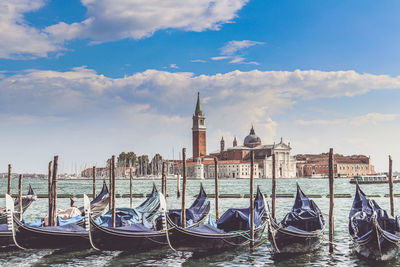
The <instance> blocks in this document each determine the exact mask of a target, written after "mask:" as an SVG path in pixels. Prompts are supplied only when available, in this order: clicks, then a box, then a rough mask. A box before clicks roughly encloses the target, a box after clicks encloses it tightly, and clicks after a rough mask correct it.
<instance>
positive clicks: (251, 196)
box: [250, 150, 254, 251]
mask: <svg viewBox="0 0 400 267" xmlns="http://www.w3.org/2000/svg"><path fill="white" fill-rule="evenodd" d="M253 250H254V151H253V150H252V151H251V152H250V251H253Z"/></svg>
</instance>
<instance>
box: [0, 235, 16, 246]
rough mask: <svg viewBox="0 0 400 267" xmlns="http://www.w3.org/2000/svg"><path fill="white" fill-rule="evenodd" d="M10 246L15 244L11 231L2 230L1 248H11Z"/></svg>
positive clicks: (0, 237)
mask: <svg viewBox="0 0 400 267" xmlns="http://www.w3.org/2000/svg"><path fill="white" fill-rule="evenodd" d="M10 246H14V240H13V237H12V233H11V231H8V232H0V248H9V247H10Z"/></svg>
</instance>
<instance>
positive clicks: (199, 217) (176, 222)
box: [156, 183, 210, 229]
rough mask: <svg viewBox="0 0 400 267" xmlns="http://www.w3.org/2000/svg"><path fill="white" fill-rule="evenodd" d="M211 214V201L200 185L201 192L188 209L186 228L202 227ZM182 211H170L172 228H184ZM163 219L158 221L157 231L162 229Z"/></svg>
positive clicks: (160, 218) (169, 217)
mask: <svg viewBox="0 0 400 267" xmlns="http://www.w3.org/2000/svg"><path fill="white" fill-rule="evenodd" d="M209 212H210V201H209V200H208V197H207V194H206V191H204V188H203V184H202V183H200V192H199V194H198V195H197V198H196V199H195V201H194V202H193V204H192V205H191V206H190V207H189V208H187V209H186V227H196V226H198V225H200V224H201V223H202V222H203V221H204V219H205V218H206V216H207V215H208V213H209ZM181 214H182V209H171V210H168V214H167V217H168V220H167V221H168V222H172V224H170V226H182V219H181ZM161 222H162V217H161V216H159V217H158V218H157V219H156V229H162V224H161Z"/></svg>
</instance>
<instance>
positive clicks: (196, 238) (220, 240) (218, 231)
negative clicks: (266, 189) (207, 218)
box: [167, 187, 266, 253]
mask: <svg viewBox="0 0 400 267" xmlns="http://www.w3.org/2000/svg"><path fill="white" fill-rule="evenodd" d="M265 212H266V209H265V199H264V196H263V195H262V193H261V191H260V188H259V187H258V188H257V194H256V198H255V199H254V225H255V229H254V239H255V240H254V241H258V240H260V239H261V237H262V234H263V232H264V229H265V226H266V217H265ZM167 220H168V221H169V223H170V224H172V225H174V222H172V221H171V219H170V218H169V217H167ZM249 222H250V208H244V209H233V208H231V209H228V210H227V211H226V212H225V213H224V214H223V215H222V216H221V218H220V219H218V220H217V221H216V222H215V224H214V223H210V222H209V223H207V224H204V225H202V226H197V227H192V228H182V227H180V226H178V225H174V227H173V228H172V229H171V230H170V233H171V237H170V241H171V246H172V247H173V248H174V249H176V250H179V251H191V252H194V253H216V252H220V251H226V250H233V249H238V248H242V247H243V246H248V245H249V243H250V241H251V240H250V223H249Z"/></svg>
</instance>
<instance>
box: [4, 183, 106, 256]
mask: <svg viewBox="0 0 400 267" xmlns="http://www.w3.org/2000/svg"><path fill="white" fill-rule="evenodd" d="M7 196H8V195H7ZM8 198H9V196H8ZM11 201H12V199H11V200H10V199H9V202H11ZM107 203H108V188H107V186H106V185H105V183H104V184H103V189H102V191H101V193H100V194H99V195H98V196H97V197H96V199H94V200H93V201H92V202H91V205H92V206H93V207H94V209H95V211H96V214H97V213H98V212H100V210H101V209H104V208H105V205H106V204H107ZM7 209H8V210H11V208H7ZM82 210H83V209H82ZM12 218H13V220H10V222H9V229H12V231H11V233H12V238H13V241H14V244H15V245H16V246H17V247H19V248H24V249H45V248H49V249H57V248H71V249H80V248H90V242H89V236H88V232H87V230H86V229H85V228H84V227H82V226H81V225H82V223H83V217H81V216H77V217H74V218H71V220H69V221H67V222H65V221H64V222H63V225H61V224H60V222H61V220H60V219H59V218H57V219H58V223H59V225H58V226H41V225H37V226H30V225H27V224H25V223H24V222H22V221H20V220H19V219H18V217H17V216H16V215H15V213H14V215H13V216H12ZM79 224H80V225H79Z"/></svg>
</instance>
